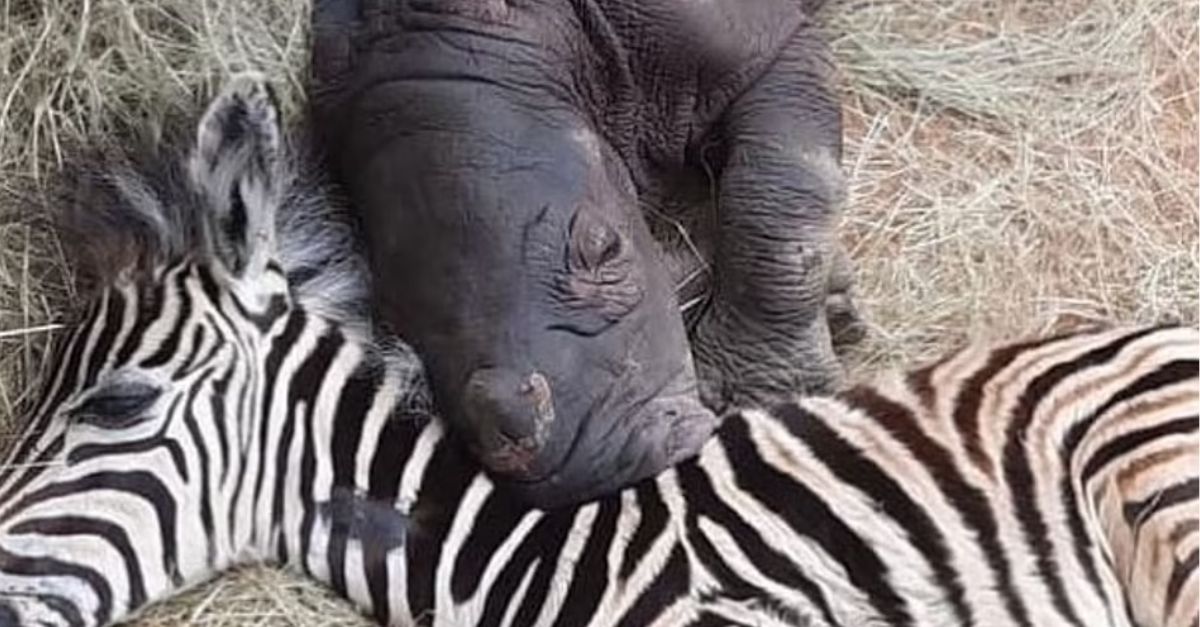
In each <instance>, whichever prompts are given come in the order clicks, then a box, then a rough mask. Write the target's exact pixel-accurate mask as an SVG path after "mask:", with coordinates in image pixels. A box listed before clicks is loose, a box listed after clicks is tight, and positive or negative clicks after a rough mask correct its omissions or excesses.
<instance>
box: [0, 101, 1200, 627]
mask: <svg viewBox="0 0 1200 627" xmlns="http://www.w3.org/2000/svg"><path fill="white" fill-rule="evenodd" d="M274 117H275V116H274V109H273V107H272V106H271V105H270V101H269V99H268V98H267V97H266V94H265V91H263V88H262V87H261V85H259V84H258V83H255V82H253V81H241V82H237V83H235V84H234V85H233V86H232V87H231V88H230V89H229V90H227V91H226V92H225V93H223V94H222V95H221V96H220V97H219V98H218V99H217V101H216V102H215V103H214V104H213V105H212V107H210V110H209V112H208V114H206V116H205V118H204V119H203V120H202V122H201V125H200V132H199V133H198V139H197V146H196V148H195V149H194V150H193V157H192V161H191V162H190V165H189V170H188V172H189V177H190V178H188V179H187V180H188V181H189V185H190V186H191V189H192V192H191V196H189V198H190V202H192V203H195V204H197V205H198V206H199V207H200V210H199V212H198V213H194V214H179V215H174V216H171V215H168V214H167V213H166V210H165V209H164V208H163V207H162V206H160V205H161V204H162V203H161V202H159V201H155V200H153V199H154V198H161V197H163V196H162V194H158V193H157V191H156V188H155V187H154V185H152V184H150V183H144V182H138V181H137V180H136V179H122V180H121V181H120V182H119V184H117V185H115V188H116V191H117V192H118V193H119V196H120V197H121V198H124V199H125V200H126V202H127V203H128V204H130V205H132V208H131V209H127V210H130V211H132V210H136V211H139V212H140V215H143V216H150V217H153V218H156V219H157V220H158V222H155V221H154V220H150V219H146V220H144V221H143V222H144V223H145V224H151V225H159V226H157V227H155V228H163V227H162V225H166V226H168V227H171V229H173V230H171V232H179V231H186V232H187V233H190V234H191V235H189V236H188V237H189V238H190V239H184V240H182V243H181V242H180V241H169V238H167V237H165V236H163V237H160V238H159V240H160V244H159V248H158V249H156V250H154V251H153V252H154V255H153V256H152V258H149V259H139V260H138V261H140V262H143V263H142V265H148V266H149V267H150V268H151V270H150V271H149V272H147V273H144V274H138V273H135V272H132V271H130V272H121V273H118V274H117V275H116V276H114V277H112V278H110V279H109V280H108V281H107V283H105V287H104V289H103V290H102V291H101V295H100V297H99V298H98V299H97V300H96V302H95V303H94V305H93V306H92V308H91V309H90V310H89V312H88V314H87V315H86V316H85V318H84V320H83V321H82V322H81V323H80V324H78V325H76V327H75V328H74V331H73V332H72V333H71V335H70V336H69V337H68V338H66V341H65V342H63V343H62V345H61V350H60V352H59V357H58V369H57V370H56V372H55V373H54V374H53V376H52V377H51V378H50V381H49V383H48V385H47V388H46V390H45V394H44V397H43V400H42V401H41V402H40V403H39V405H38V406H37V407H36V408H35V410H34V412H33V415H32V418H31V421H30V424H29V426H28V428H27V433H26V436H25V437H24V438H23V439H22V440H21V441H19V442H18V443H17V445H16V447H15V449H14V450H13V452H12V454H11V456H10V463H9V464H8V465H6V466H5V467H4V468H3V469H2V470H0V625H37V624H45V625H60V624H65V625H95V624H106V623H108V622H111V621H113V620H117V619H119V618H121V617H124V616H127V615H129V614H130V613H131V612H135V611H136V610H137V609H138V608H140V607H142V606H144V605H145V604H146V603H147V602H149V601H151V600H154V599H159V598H164V597H167V596H170V595H171V594H173V593H174V592H176V591H178V590H180V589H182V588H184V587H186V586H188V585H192V584H194V583H196V582H199V581H202V580H204V579H206V578H208V577H211V576H213V575H214V574H216V573H218V572H220V571H222V570H224V569H226V568H228V567H230V566H232V565H235V564H239V563H245V562H250V561H262V560H265V561H276V562H282V563H286V564H291V565H293V566H295V567H296V568H298V569H300V570H302V571H304V572H307V573H309V574H310V575H311V576H313V577H315V578H317V579H320V580H322V581H324V582H327V583H328V584H329V585H331V586H332V587H333V588H334V589H336V590H337V591H338V592H339V593H341V594H343V595H344V596H346V597H348V598H350V599H351V600H353V601H354V602H355V603H356V604H358V605H359V606H360V607H362V608H363V609H364V611H366V612H369V613H372V614H374V615H375V616H376V617H378V618H379V619H380V620H381V621H382V622H388V623H393V624H399V625H409V624H435V625H463V624H466V625H529V624H536V625H570V626H574V625H730V624H733V625H873V624H877V625H922V626H924V625H971V624H973V625H988V626H992V625H1059V624H1062V625H1077V626H1080V627H1084V626H1086V627H1093V626H1097V625H1113V626H1118V625H1195V624H1196V621H1197V618H1196V617H1197V611H1198V610H1197V585H1196V584H1197V575H1196V566H1197V565H1196V551H1197V542H1198V532H1197V519H1198V514H1200V513H1198V512H1197V509H1196V500H1197V494H1196V492H1197V488H1196V483H1197V478H1196V477H1197V470H1198V469H1197V437H1196V428H1197V420H1198V419H1197V413H1198V411H1197V390H1198V389H1200V388H1198V382H1197V358H1198V354H1200V336H1198V334H1197V332H1196V331H1195V330H1191V329H1170V328H1162V329H1156V328H1148V329H1131V330H1112V331H1096V332H1088V333H1080V334H1077V335H1073V336H1067V337H1060V338H1052V339H1047V340H1041V341H1034V342H1028V343H1025V344H1015V345H1000V346H992V347H977V348H972V349H967V350H964V351H961V352H959V353H956V354H954V355H951V356H950V357H948V358H946V359H944V360H942V361H941V362H938V363H937V364H935V365H934V366H931V367H929V368H925V369H923V370H917V371H914V372H912V373H910V374H908V375H906V376H901V377H895V378H893V379H891V380H889V381H885V382H882V383H879V384H876V385H872V386H863V387H859V388H855V389H853V390H851V391H849V392H847V393H846V394H843V395H840V396H837V397H831V398H807V399H796V400H795V401H793V402H789V403H785V404H782V405H780V406H778V407H774V408H770V409H769V410H745V411H739V412H734V413H733V414H730V415H729V416H727V417H726V418H725V420H724V423H723V425H722V427H721V429H720V430H719V432H718V434H717V435H716V436H715V437H714V439H713V440H712V441H711V442H710V443H709V444H708V445H707V446H706V447H705V448H704V449H703V451H702V453H701V454H700V456H699V457H698V458H696V459H694V460H691V461H688V462H686V463H684V464H681V465H679V466H678V467H676V468H674V469H671V470H669V471H667V472H665V473H663V474H662V475H660V476H658V477H656V478H654V479H653V480H647V481H644V482H642V483H640V484H638V485H636V486H634V487H632V488H629V489H627V490H625V491H623V492H621V493H620V494H616V495H613V496H610V497H608V498H605V499H601V500H598V501H596V502H592V503H587V504H584V505H580V506H576V507H569V508H562V509H557V510H552V511H541V510H533V509H528V508H525V507H523V506H520V505H518V504H517V503H516V502H515V500H514V499H513V498H511V497H510V496H508V495H506V494H503V493H501V492H499V491H498V490H496V489H495V488H494V486H493V485H492V484H491V483H490V482H489V481H488V479H487V477H486V476H485V475H483V474H481V473H480V472H479V471H478V469H477V468H476V467H475V466H474V465H473V463H472V462H471V461H470V460H469V456H468V455H467V454H466V453H465V452H464V451H463V450H462V447H461V445H460V443H458V442H457V441H456V440H455V439H454V438H453V437H449V436H447V434H445V433H444V431H443V427H442V425H441V423H440V422H439V421H437V420H436V419H432V418H430V417H429V415H428V414H427V413H426V412H425V405H424V403H423V401H422V400H421V399H420V398H419V395H418V394H417V393H416V390H418V389H419V388H420V382H419V379H418V365H417V363H416V361H415V360H414V359H413V358H412V356H411V355H410V354H408V353H407V352H405V351H404V350H403V347H393V349H381V348H380V347H379V346H378V341H377V340H375V339H373V338H371V337H370V336H369V333H368V331H366V329H367V328H368V325H366V324H363V323H362V321H361V320H358V319H355V318H354V313H353V312H354V311H355V308H354V307H353V306H350V305H352V303H351V302H350V301H354V300H355V298H357V297H358V296H361V294H359V293H358V292H353V293H352V292H348V291H347V289H348V288H347V285H350V284H353V283H354V281H353V280H351V279H347V278H346V277H347V276H361V274H362V273H361V272H358V271H357V269H356V267H355V265H354V263H353V262H352V261H346V260H344V259H341V258H338V257H337V256H336V253H335V252H334V250H335V249H337V247H336V246H317V245H314V243H320V242H322V241H325V240H322V239H321V238H322V237H324V236H323V235H321V233H323V232H324V231H323V229H325V228H327V227H329V225H327V224H323V223H321V222H320V220H318V219H315V218H313V217H312V216H309V217H305V216H304V215H299V214H298V213H297V212H301V211H308V212H312V211H313V209H314V206H315V205H313V202H312V201H311V199H309V200H308V201H304V200H303V196H302V195H297V193H296V191H295V190H294V189H293V188H292V187H291V186H293V185H295V184H296V181H295V177H293V176H290V175H288V174H287V173H286V172H285V171H284V169H283V165H286V164H282V165H281V164H280V163H278V162H279V161H285V160H284V159H283V158H282V156H281V152H282V151H283V147H282V146H281V145H280V140H279V137H278V136H277V135H276V133H277V129H276V127H275V121H274ZM158 191H161V190H158ZM139 203H140V204H139ZM188 220H192V221H197V220H199V223H198V224H192V226H191V227H189V228H186V229H184V228H182V227H181V226H180V225H181V224H183V223H187V221H188ZM314 225H315V227H314ZM306 238H307V239H306ZM153 239H154V238H153V237H143V238H141V239H140V240H139V241H146V240H153ZM162 242H165V243H162ZM314 250H316V251H318V252H319V253H320V254H316V253H314V252H313V251H314ZM135 265H136V264H135ZM355 273H357V274H355ZM355 294H357V296H355Z"/></svg>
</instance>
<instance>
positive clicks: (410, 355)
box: [53, 126, 427, 398]
mask: <svg viewBox="0 0 1200 627" xmlns="http://www.w3.org/2000/svg"><path fill="white" fill-rule="evenodd" d="M184 128H186V131H185V130H184ZM193 133H194V130H193V127H191V126H187V127H181V128H179V129H174V128H171V129H163V130H160V132H159V134H158V136H157V137H153V138H142V137H137V136H135V137H134V138H133V139H132V140H129V141H111V140H110V141H107V142H101V143H99V145H95V144H94V145H93V146H91V147H89V148H88V149H86V150H80V151H78V152H79V153H80V154H82V155H84V156H83V158H81V159H79V160H77V161H75V162H74V163H73V164H72V167H71V168H69V169H68V170H67V171H66V172H64V175H65V178H66V181H65V184H64V185H62V186H61V188H60V190H61V191H60V194H58V196H59V197H58V198H57V201H58V202H56V203H53V208H54V209H55V211H54V212H53V213H54V214H55V218H56V220H55V222H56V227H57V232H58V235H59V237H60V241H62V242H63V244H64V249H65V251H66V252H67V256H68V260H69V262H70V265H71V267H72V268H73V269H74V271H75V275H76V284H77V286H78V287H79V289H80V291H81V292H83V293H84V294H88V293H94V292H96V291H98V290H102V289H105V288H108V287H111V286H112V285H114V284H115V283H116V282H118V281H123V280H133V281H141V282H148V281H153V280H154V272H155V269H156V268H161V267H163V266H164V265H166V264H170V263H172V262H175V261H180V260H184V259H193V260H196V261H203V260H206V259H209V258H211V257H212V256H213V255H214V254H215V253H216V248H215V246H216V240H215V238H214V237H213V233H214V228H215V226H214V225H213V224H212V222H213V217H212V213H213V212H212V211H211V210H209V208H208V207H206V206H205V204H204V203H205V201H204V198H203V197H202V195H201V194H200V192H199V191H198V190H197V189H196V188H195V186H194V184H193V183H192V180H191V178H190V177H189V175H188V169H187V168H188V165H187V160H188V156H189V153H190V150H191V146H192V144H193V143H194V139H193V137H194V135H193ZM285 137H286V140H287V141H286V142H285V143H284V145H283V146H281V149H282V153H281V155H280V161H281V163H280V164H279V165H280V173H279V176H280V180H281V181H282V185H283V193H282V194H281V201H280V206H279V207H278V208H277V210H276V224H275V229H276V233H275V244H276V247H277V250H276V257H275V259H276V260H277V261H278V262H279V263H280V264H281V266H282V267H283V269H284V272H285V274H286V275H287V278H288V283H289V285H290V287H291V290H292V295H293V298H294V300H295V302H296V303H297V304H298V305H299V306H300V307H302V308H304V309H305V310H306V311H309V312H312V313H315V314H317V315H320V316H322V317H324V318H326V319H330V320H332V321H335V322H337V323H338V324H339V325H340V326H341V327H342V328H343V330H344V331H345V332H346V333H347V334H348V335H350V336H352V337H356V338H359V339H361V340H362V341H363V344H364V346H366V347H368V348H370V349H372V350H373V351H374V352H377V353H378V354H379V356H380V357H381V358H382V360H383V361H385V362H388V363H390V364H393V365H395V366H399V367H400V368H401V370H402V371H404V372H406V373H411V374H412V378H411V380H410V382H411V384H412V387H413V390H412V392H413V394H414V395H415V396H418V397H422V398H424V397H426V396H427V394H426V389H425V384H424V381H423V376H422V375H421V370H422V367H421V364H420V361H419V359H418V358H417V357H416V355H415V353H414V352H413V351H412V349H411V348H410V347H408V346H407V345H406V344H405V343H404V342H402V341H400V340H398V339H395V338H392V337H391V336H389V335H387V334H381V333H378V332H377V331H376V327H375V324H374V321H373V319H372V314H371V303H370V294H371V290H370V283H371V275H370V271H369V269H368V267H367V263H366V259H365V257H364V254H363V245H362V239H361V237H360V234H359V230H358V226H357V224H356V222H355V220H354V218H353V216H352V215H351V214H350V212H349V211H348V208H347V204H346V203H345V202H344V201H343V199H342V196H341V194H340V193H338V191H337V189H336V187H335V186H334V185H332V183H331V182H329V181H328V180H327V178H326V176H325V175H324V173H323V172H324V168H322V167H321V160H320V157H319V155H318V154H317V153H316V150H315V148H314V147H313V146H314V144H313V142H312V141H311V139H310V138H311V136H310V134H309V133H308V132H307V130H306V129H304V128H295V129H291V132H289V133H287V134H286V136H285ZM63 195H65V196H66V197H65V198H64V197H62V196H63Z"/></svg>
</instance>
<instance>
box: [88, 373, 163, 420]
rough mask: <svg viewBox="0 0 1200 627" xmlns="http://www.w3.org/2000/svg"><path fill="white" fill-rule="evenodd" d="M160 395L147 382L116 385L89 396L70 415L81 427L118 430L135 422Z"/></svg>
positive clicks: (159, 392) (158, 391) (160, 391)
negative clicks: (88, 425) (82, 424)
mask: <svg viewBox="0 0 1200 627" xmlns="http://www.w3.org/2000/svg"><path fill="white" fill-rule="evenodd" d="M161 393H162V390H159V389H158V388H157V387H155V386H153V385H149V384H147V383H117V384H114V385H109V386H107V387H105V388H103V389H101V390H99V391H98V392H96V393H94V394H92V396H91V397H89V398H88V399H87V400H86V401H84V402H83V403H82V404H81V405H79V407H76V408H75V409H73V410H71V412H70V414H71V416H72V417H73V418H74V419H75V420H77V421H79V422H81V423H84V424H90V425H93V426H96V427H103V428H106V429H121V428H124V427H128V426H130V425H132V424H134V423H135V422H137V421H138V420H139V419H140V418H141V417H142V413H143V412H145V411H146V410H147V409H149V408H150V406H151V405H153V404H154V401H156V400H158V397H159V395H160V394H161Z"/></svg>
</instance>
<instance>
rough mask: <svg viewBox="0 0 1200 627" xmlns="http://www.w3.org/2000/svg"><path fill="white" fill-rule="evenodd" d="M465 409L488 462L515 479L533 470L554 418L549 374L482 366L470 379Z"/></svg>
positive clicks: (478, 451) (478, 447)
mask: <svg viewBox="0 0 1200 627" xmlns="http://www.w3.org/2000/svg"><path fill="white" fill-rule="evenodd" d="M463 411H464V413H465V414H466V419H467V422H468V424H469V429H470V430H471V431H472V433H471V435H472V436H473V438H472V440H473V445H474V447H475V450H476V454H478V455H479V460H480V461H481V462H482V463H483V464H484V465H485V466H487V467H488V468H489V469H490V470H492V471H494V472H497V473H500V474H503V475H509V476H513V477H516V478H525V477H527V475H529V474H530V473H531V472H532V471H533V468H532V467H531V466H532V464H533V462H534V460H535V459H536V457H537V454H538V452H540V451H541V450H542V448H543V447H544V446H545V445H546V442H547V440H548V439H549V437H550V425H551V424H552V423H553V422H554V399H553V395H552V394H551V392H550V382H549V381H547V380H546V377H545V376H544V375H542V374H541V373H539V372H532V373H530V374H527V375H524V374H521V373H519V372H517V371H514V370H509V369H505V368H480V369H478V370H476V371H475V372H473V373H472V374H471V376H470V378H469V379H468V380H467V385H466V389H465V390H464V393H463Z"/></svg>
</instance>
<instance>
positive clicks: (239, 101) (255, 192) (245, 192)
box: [189, 74, 283, 277]
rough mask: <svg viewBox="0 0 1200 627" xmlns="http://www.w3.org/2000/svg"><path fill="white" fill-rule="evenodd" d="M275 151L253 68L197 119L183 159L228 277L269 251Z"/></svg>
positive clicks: (275, 196)
mask: <svg viewBox="0 0 1200 627" xmlns="http://www.w3.org/2000/svg"><path fill="white" fill-rule="evenodd" d="M280 151H281V137H280V128H279V109H278V107H277V106H276V104H275V98H274V95H273V94H272V93H271V90H270V88H269V87H268V86H267V84H266V82H265V81H264V80H263V79H262V77H260V76H259V75H257V74H242V75H239V76H237V77H235V78H234V79H233V80H231V81H230V83H229V84H228V85H227V86H226V87H225V88H224V89H223V90H222V91H221V93H220V94H218V95H217V97H216V98H215V99H214V100H213V101H212V103H211V104H209V106H208V110H207V111H206V112H205V113H204V116H203V117H202V118H201V119H200V124H199V127H198V128H197V130H196V146H195V148H194V149H193V151H192V157H191V162H190V163H189V172H190V175H191V177H192V182H193V184H194V185H195V186H196V188H197V189H198V190H199V191H200V193H201V194H202V195H203V197H204V200H205V208H204V210H205V211H208V212H209V216H210V219H209V221H208V225H209V233H210V237H211V239H212V243H213V246H214V249H215V250H214V252H215V253H216V255H217V257H218V258H219V259H220V260H221V261H222V262H223V263H224V264H225V266H226V267H227V268H228V269H229V271H230V272H231V273H232V274H233V275H234V276H238V277H242V276H246V275H247V274H254V273H257V272H260V271H262V269H263V268H265V267H266V264H267V262H268V261H269V260H270V259H271V257H272V256H273V254H274V252H275V251H274V246H275V210H276V207H277V206H278V204H279V199H280V195H281V188H282V181H281V180H280V179H281V178H282V172H283V168H282V167H281V166H282V164H281V163H280V160H281V158H282V157H281V155H280Z"/></svg>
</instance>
